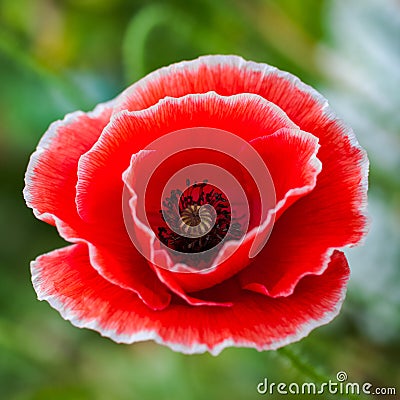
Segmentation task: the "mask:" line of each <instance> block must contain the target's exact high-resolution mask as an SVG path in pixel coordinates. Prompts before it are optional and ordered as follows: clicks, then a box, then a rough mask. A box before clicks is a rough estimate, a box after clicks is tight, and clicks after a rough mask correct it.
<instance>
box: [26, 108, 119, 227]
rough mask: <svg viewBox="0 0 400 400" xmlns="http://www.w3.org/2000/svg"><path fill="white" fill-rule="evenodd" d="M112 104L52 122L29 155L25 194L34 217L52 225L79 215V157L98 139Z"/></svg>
mask: <svg viewBox="0 0 400 400" xmlns="http://www.w3.org/2000/svg"><path fill="white" fill-rule="evenodd" d="M111 110H112V105H111V103H106V104H102V105H99V106H98V107H97V108H96V109H95V110H94V111H93V112H91V113H87V114H85V113H83V112H81V111H78V112H75V113H73V114H69V115H67V116H66V117H65V118H64V120H63V121H57V122H54V123H53V124H51V126H50V127H49V129H48V130H47V132H46V133H45V134H44V136H43V137H42V139H41V140H40V142H39V144H38V147H37V149H36V151H35V152H34V153H33V154H32V156H31V159H30V162H29V165H28V169H27V172H26V176H25V183H26V186H25V189H24V197H25V201H26V203H27V205H28V206H29V207H31V208H32V209H33V212H34V213H35V215H36V217H37V218H39V219H41V220H43V221H45V222H47V223H49V224H52V225H55V223H56V222H55V219H57V218H58V219H61V220H63V221H65V222H72V221H75V224H77V223H78V224H79V222H77V221H79V217H78V214H77V212H76V206H75V194H76V192H75V185H76V182H77V169H78V160H79V158H80V156H81V155H82V154H83V153H85V152H86V151H88V150H89V149H90V148H91V147H92V146H93V144H94V143H95V142H96V140H97V139H98V138H99V136H100V133H101V131H102V130H103V128H104V126H106V125H107V123H108V121H109V119H110V116H111Z"/></svg>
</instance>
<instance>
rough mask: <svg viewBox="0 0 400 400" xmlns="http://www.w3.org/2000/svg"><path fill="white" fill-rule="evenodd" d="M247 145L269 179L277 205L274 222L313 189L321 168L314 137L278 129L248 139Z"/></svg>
mask: <svg viewBox="0 0 400 400" xmlns="http://www.w3.org/2000/svg"><path fill="white" fill-rule="evenodd" d="M251 144H252V146H253V147H254V148H255V149H256V150H257V152H258V153H259V154H260V155H261V157H262V158H263V160H264V162H265V164H266V165H267V167H268V170H269V172H270V174H271V176H272V180H273V182H274V186H275V193H276V199H277V202H278V204H277V209H278V211H277V217H276V220H277V219H278V218H279V216H280V215H281V214H282V213H283V212H284V211H285V210H286V209H287V208H288V207H289V206H290V205H292V204H293V203H294V202H295V201H296V200H298V199H299V198H300V197H303V196H305V195H306V194H307V193H309V192H311V191H312V190H313V189H314V187H315V185H316V183H317V175H318V174H319V173H320V172H321V169H322V164H321V162H320V161H319V159H318V158H317V152H318V149H319V147H320V146H319V145H318V138H316V137H315V136H313V135H311V134H310V133H307V132H304V131H300V130H295V129H281V130H279V131H277V132H276V133H274V134H273V135H269V136H265V137H262V138H257V139H255V140H252V141H251ZM279 203H281V204H279Z"/></svg>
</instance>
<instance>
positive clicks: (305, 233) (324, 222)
mask: <svg viewBox="0 0 400 400" xmlns="http://www.w3.org/2000/svg"><path fill="white" fill-rule="evenodd" d="M210 90H213V91H215V92H217V93H219V94H221V95H234V94H237V93H255V94H258V95H260V96H262V97H264V98H265V99H267V100H269V101H271V102H272V103H274V104H276V105H278V106H279V107H280V108H281V109H282V110H284V111H285V112H286V114H287V115H288V116H289V118H290V119H291V120H292V121H293V122H295V123H296V124H297V125H299V127H300V129H302V130H304V131H308V132H311V133H312V134H313V135H315V136H316V137H318V138H319V143H320V145H321V149H320V150H319V152H318V158H319V159H320V161H321V162H322V164H323V170H322V171H321V173H320V174H319V176H318V183H317V185H316V187H315V188H314V190H313V191H312V193H310V194H309V195H308V196H305V197H303V198H302V199H300V200H299V201H298V202H296V204H294V205H293V206H292V207H290V209H289V210H288V211H290V213H288V214H287V215H286V213H285V215H284V216H283V217H284V218H283V217H282V218H281V219H280V220H279V221H278V223H277V224H276V226H275V228H274V232H273V234H272V237H271V239H270V242H269V243H268V245H267V248H265V249H264V252H263V253H262V254H260V256H259V258H258V261H257V264H256V265H255V266H254V267H252V271H254V270H256V269H257V268H260V272H258V273H257V279H258V280H259V279H260V277H259V275H263V279H261V280H259V282H261V283H262V284H263V285H264V289H263V290H265V292H266V293H269V294H271V295H273V296H280V295H288V294H290V293H291V292H292V290H293V288H294V287H295V285H296V283H297V282H298V281H299V279H301V277H302V276H304V275H305V274H308V273H322V271H323V270H324V268H326V265H327V260H328V259H329V256H330V254H331V252H332V250H333V248H342V247H345V246H352V245H355V244H357V243H358V242H359V241H360V240H361V239H362V238H363V237H364V235H365V233H366V231H367V229H366V225H367V217H366V204H367V203H366V200H367V188H368V159H367V155H366V152H365V151H364V150H363V149H362V148H361V147H360V146H359V144H358V142H357V139H356V138H355V136H354V133H353V132H352V130H351V129H349V128H348V127H346V126H345V125H344V124H343V123H342V122H341V121H340V120H339V119H337V118H336V116H335V115H334V113H333V112H332V110H331V109H330V107H329V105H328V102H327V101H326V100H325V99H324V98H323V97H322V96H321V95H320V94H319V93H318V92H316V91H315V90H314V89H312V88H311V87H309V86H308V85H305V84H304V83H302V82H301V81H300V80H299V79H298V78H296V77H294V76H293V75H291V74H289V73H286V72H282V71H279V70H277V69H276V68H273V67H271V66H268V65H265V64H257V63H254V62H247V61H245V60H243V59H242V58H240V57H236V56H206V57H200V58H199V59H198V60H194V61H190V62H183V63H179V64H175V65H172V66H170V67H167V68H163V69H160V70H158V71H155V72H153V73H152V74H150V75H148V76H147V77H146V78H144V79H142V80H141V81H139V82H137V83H136V84H134V85H132V86H131V87H130V88H128V89H127V90H126V91H125V93H124V94H123V95H122V96H121V97H120V99H119V105H117V106H116V108H115V110H116V111H118V110H119V109H120V108H123V109H129V110H137V109H142V108H145V107H149V106H151V105H152V104H155V103H156V102H158V101H159V99H161V98H163V97H165V96H174V97H179V96H184V95H186V94H188V93H204V92H208V91H210ZM297 254H298V256H297ZM257 266H258V267H257ZM265 270H268V275H267V274H265V273H264V271H265ZM287 271H290V274H286V272H287ZM249 273H250V272H249ZM243 274H246V271H244V272H243ZM251 274H252V275H253V273H251ZM255 277H256V276H254V277H250V278H246V279H245V281H246V282H247V283H249V282H253V281H254V280H253V278H255ZM267 281H268V282H267Z"/></svg>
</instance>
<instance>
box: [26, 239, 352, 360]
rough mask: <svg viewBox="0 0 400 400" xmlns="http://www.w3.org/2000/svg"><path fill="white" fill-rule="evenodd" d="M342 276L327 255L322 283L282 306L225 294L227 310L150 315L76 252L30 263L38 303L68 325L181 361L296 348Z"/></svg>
mask: <svg viewBox="0 0 400 400" xmlns="http://www.w3.org/2000/svg"><path fill="white" fill-rule="evenodd" d="M348 274H349V270H348V266H347V262H346V259H345V257H344V255H343V254H342V253H340V252H335V253H334V254H333V255H332V259H331V262H330V265H329V267H328V268H327V270H326V271H325V272H324V273H323V274H322V275H320V276H309V277H306V278H304V279H302V281H301V282H300V283H299V285H298V286H297V288H296V290H295V292H294V293H293V295H291V296H289V297H286V298H279V299H272V298H269V297H265V296H260V295H258V294H255V293H251V292H246V291H243V292H242V291H238V290H237V287H236V289H235V287H234V286H232V287H230V288H229V290H230V291H231V292H232V293H235V304H234V306H233V307H228V308H225V307H220V308H210V307H191V306H188V305H185V304H180V303H176V304H175V303H172V304H171V305H170V306H169V307H168V308H166V309H164V310H162V311H154V310H151V309H149V308H148V307H146V306H145V305H144V304H143V303H142V302H141V301H140V300H139V299H138V298H137V296H136V295H135V294H134V293H132V292H130V291H127V290H124V289H121V288H120V287H118V286H114V285H112V284H111V283H109V282H108V281H106V280H104V279H103V278H101V277H100V276H99V275H98V274H97V273H96V271H95V270H94V269H93V268H91V266H90V264H89V259H88V254H87V248H86V246H84V245H74V246H70V247H67V248H64V249H60V250H56V251H54V252H52V253H49V254H46V255H43V256H40V257H39V258H38V259H37V260H36V261H34V262H33V263H32V276H33V284H34V287H35V290H36V292H37V293H38V297H39V299H40V300H47V301H48V302H49V303H50V304H51V306H52V307H54V308H55V309H57V310H58V311H59V312H60V313H61V315H62V316H63V317H64V318H65V319H67V320H70V321H71V322H72V323H73V324H74V325H76V326H78V327H85V328H90V329H94V330H96V331H98V332H100V333H101V334H102V335H104V336H107V337H110V338H112V339H113V340H114V341H116V342H123V343H133V342H137V341H143V340H154V341H156V342H158V343H161V344H164V345H167V346H169V347H170V348H172V349H173V350H176V351H181V352H184V353H201V352H204V351H209V352H211V353H213V354H218V353H219V352H220V351H221V350H222V349H224V348H225V347H228V346H242V347H254V348H256V349H258V350H267V349H276V348H279V347H281V346H284V345H287V344H289V343H291V342H294V341H297V340H299V339H301V338H303V337H304V336H307V335H308V333H309V332H310V331H311V330H313V329H314V328H316V327H317V326H320V325H323V324H326V323H328V322H329V321H330V320H332V319H333V318H334V317H335V316H336V315H337V313H338V312H339V309H340V306H341V303H342V301H343V298H344V293H345V288H346V282H347V279H348Z"/></svg>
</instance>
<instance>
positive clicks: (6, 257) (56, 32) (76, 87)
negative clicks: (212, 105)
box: [0, 0, 400, 400]
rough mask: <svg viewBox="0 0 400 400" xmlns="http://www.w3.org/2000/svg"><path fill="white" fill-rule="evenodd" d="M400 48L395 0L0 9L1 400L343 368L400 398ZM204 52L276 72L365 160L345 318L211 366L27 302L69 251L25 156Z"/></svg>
mask: <svg viewBox="0 0 400 400" xmlns="http://www.w3.org/2000/svg"><path fill="white" fill-rule="evenodd" d="M399 38H400V3H399V2H398V1H395V0H393V1H392V0H336V1H335V0H325V1H323V0H281V1H268V0H252V1H246V0H233V1H228V0H220V1H218V0H192V1H186V0H173V1H161V0H160V1H140V0H136V1H135V0H134V1H124V0H114V1H107V0H81V1H79V0H64V1H55V0H53V1H52V0H0V74H1V75H0V79H1V80H0V82H1V91H0V166H1V174H0V177H1V192H0V207H1V208H0V226H1V240H0V249H1V252H0V268H1V271H0V400H3V399H5V400H8V399H12V400H28V399H29V400H30V399H32V400H33V399H35V400H53V399H62V400H64V399H65V400H67V399H68V400H70V399H71V400H80V399H85V400H86V399H88V400H89V399H90V400H91V399H94V400H103V399H104V400H127V399H129V400H131V399H132V400H134V399H144V400H145V399H159V400H162V399H176V400H180V399H185V400H191V399H195V400H202V399H209V400H213V399H233V400H234V399H257V398H262V397H265V398H266V397H269V398H280V397H285V396H279V395H276V396H275V395H274V396H267V395H266V396H261V395H259V394H258V393H257V391H256V387H257V384H258V382H260V381H261V380H262V379H263V378H264V377H268V379H269V380H271V381H275V382H280V381H283V382H292V381H295V382H300V383H302V382H306V381H314V382H320V381H323V380H325V379H329V378H332V379H334V377H335V376H336V373H337V372H338V371H341V370H343V371H346V372H347V374H348V376H349V381H352V382H360V383H362V382H364V381H369V382H371V383H372V384H373V385H374V386H382V387H390V386H396V385H397V392H398V393H400V362H399V359H400V290H399V284H400V248H399V247H400V246H399V243H400V228H399V227H400V205H399V204H400V189H399V187H400V177H399V173H398V172H399V169H400V168H399V167H400V130H399V128H400V113H399V108H400V94H399V92H400V69H399V65H400V46H399ZM210 53H225V54H227V53H234V54H239V55H242V56H243V57H245V58H247V59H251V60H255V61H261V62H266V63H270V64H273V65H275V66H277V67H279V68H281V69H284V70H288V71H290V72H292V73H294V74H295V75H298V76H299V77H300V78H301V79H302V80H303V81H305V82H306V83H309V84H311V85H313V86H315V87H317V88H318V89H319V90H320V91H321V92H322V93H323V94H324V95H325V96H326V97H327V98H328V99H329V100H330V103H331V105H332V107H333V108H334V109H335V110H336V111H337V113H338V114H339V115H340V116H341V117H342V118H343V119H344V120H345V121H347V122H348V123H349V124H350V125H351V126H352V127H353V128H354V130H355V131H356V134H357V136H358V138H359V141H360V142H361V144H362V145H363V146H364V147H365V148H366V149H367V150H368V152H369V156H370V160H371V173H370V214H371V218H372V225H371V231H370V234H369V236H368V238H367V240H366V242H365V245H364V246H362V247H359V248H357V249H351V250H349V251H347V254H348V257H349V260H350V263H351V268H352V279H351V282H350V285H349V291H348V296H347V299H346V302H345V304H344V307H343V310H342V313H341V314H340V316H339V317H338V318H337V319H335V321H334V322H333V323H331V324H329V325H328V326H324V327H321V328H319V329H317V330H316V331H314V332H312V333H311V334H310V335H309V336H308V337H307V338H305V339H304V340H302V341H301V342H300V343H296V344H293V345H291V346H288V347H286V348H285V349H283V350H281V351H277V352H264V353H258V352H257V351H255V350H252V349H227V350H224V351H223V352H222V354H221V355H219V356H218V357H213V356H210V355H209V354H203V355H194V356H186V355H182V354H178V353H174V352H172V351H171V350H169V349H168V348H164V347H161V346H158V345H155V344H154V343H151V342H149V343H140V344H136V345H131V346H127V345H117V344H115V343H113V342H111V341H110V340H108V339H105V338H102V337H100V336H99V335H98V334H97V333H95V332H92V331H88V330H80V329H78V328H75V327H73V326H72V325H70V323H69V322H66V321H64V320H63V319H62V318H61V317H60V316H59V314H58V313H57V312H56V311H54V310H53V309H51V308H50V306H49V305H48V304H47V303H40V302H38V301H37V300H36V295H35V293H34V291H33V289H32V286H31V282H30V274H29V262H30V260H32V259H34V258H35V257H36V256H37V255H39V254H41V253H44V252H47V251H49V250H52V249H54V248H57V247H60V246H63V245H65V243H64V242H63V241H62V240H61V239H60V238H59V237H58V234H57V232H56V231H55V229H54V228H52V227H49V226H47V225H46V224H44V223H41V222H39V221H37V220H36V219H35V218H34V217H33V215H32V213H31V210H29V209H27V208H26V207H25V205H24V202H23V199H22V193H21V192H22V188H23V175H24V171H25V168H26V165H27V162H28V158H29V155H30V153H32V151H33V150H34V148H35V146H36V144H37V142H38V140H39V138H40V136H41V135H42V134H43V133H44V132H45V130H46V129H47V127H48V125H49V124H50V123H51V122H52V121H54V120H56V119H59V118H62V117H63V116H64V114H66V113H67V112H71V111H74V110H76V109H82V110H90V109H92V108H93V107H94V106H95V105H96V104H97V103H98V102H102V101H105V100H108V99H110V98H112V97H114V96H115V95H116V94H118V93H119V92H120V91H121V90H123V89H124V88H125V87H126V86H127V85H128V84H130V83H132V82H133V81H135V80H137V79H139V78H140V77H142V76H144V75H145V74H147V73H148V72H150V71H152V70H154V69H156V68H158V67H160V66H163V65H167V64H169V63H171V62H175V61H180V60H183V59H191V58H194V57H196V56H198V55H201V54H210ZM397 396H400V394H398V395H397ZM297 397H298V398H301V396H297ZM305 397H307V396H305ZM322 397H323V398H340V396H331V397H329V396H328V395H324V396H322ZM322 397H321V398H322ZM350 397H351V396H350ZM371 397H372V396H371ZM380 398H383V396H380ZM393 398H394V397H393ZM398 398H399V397H398Z"/></svg>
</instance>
